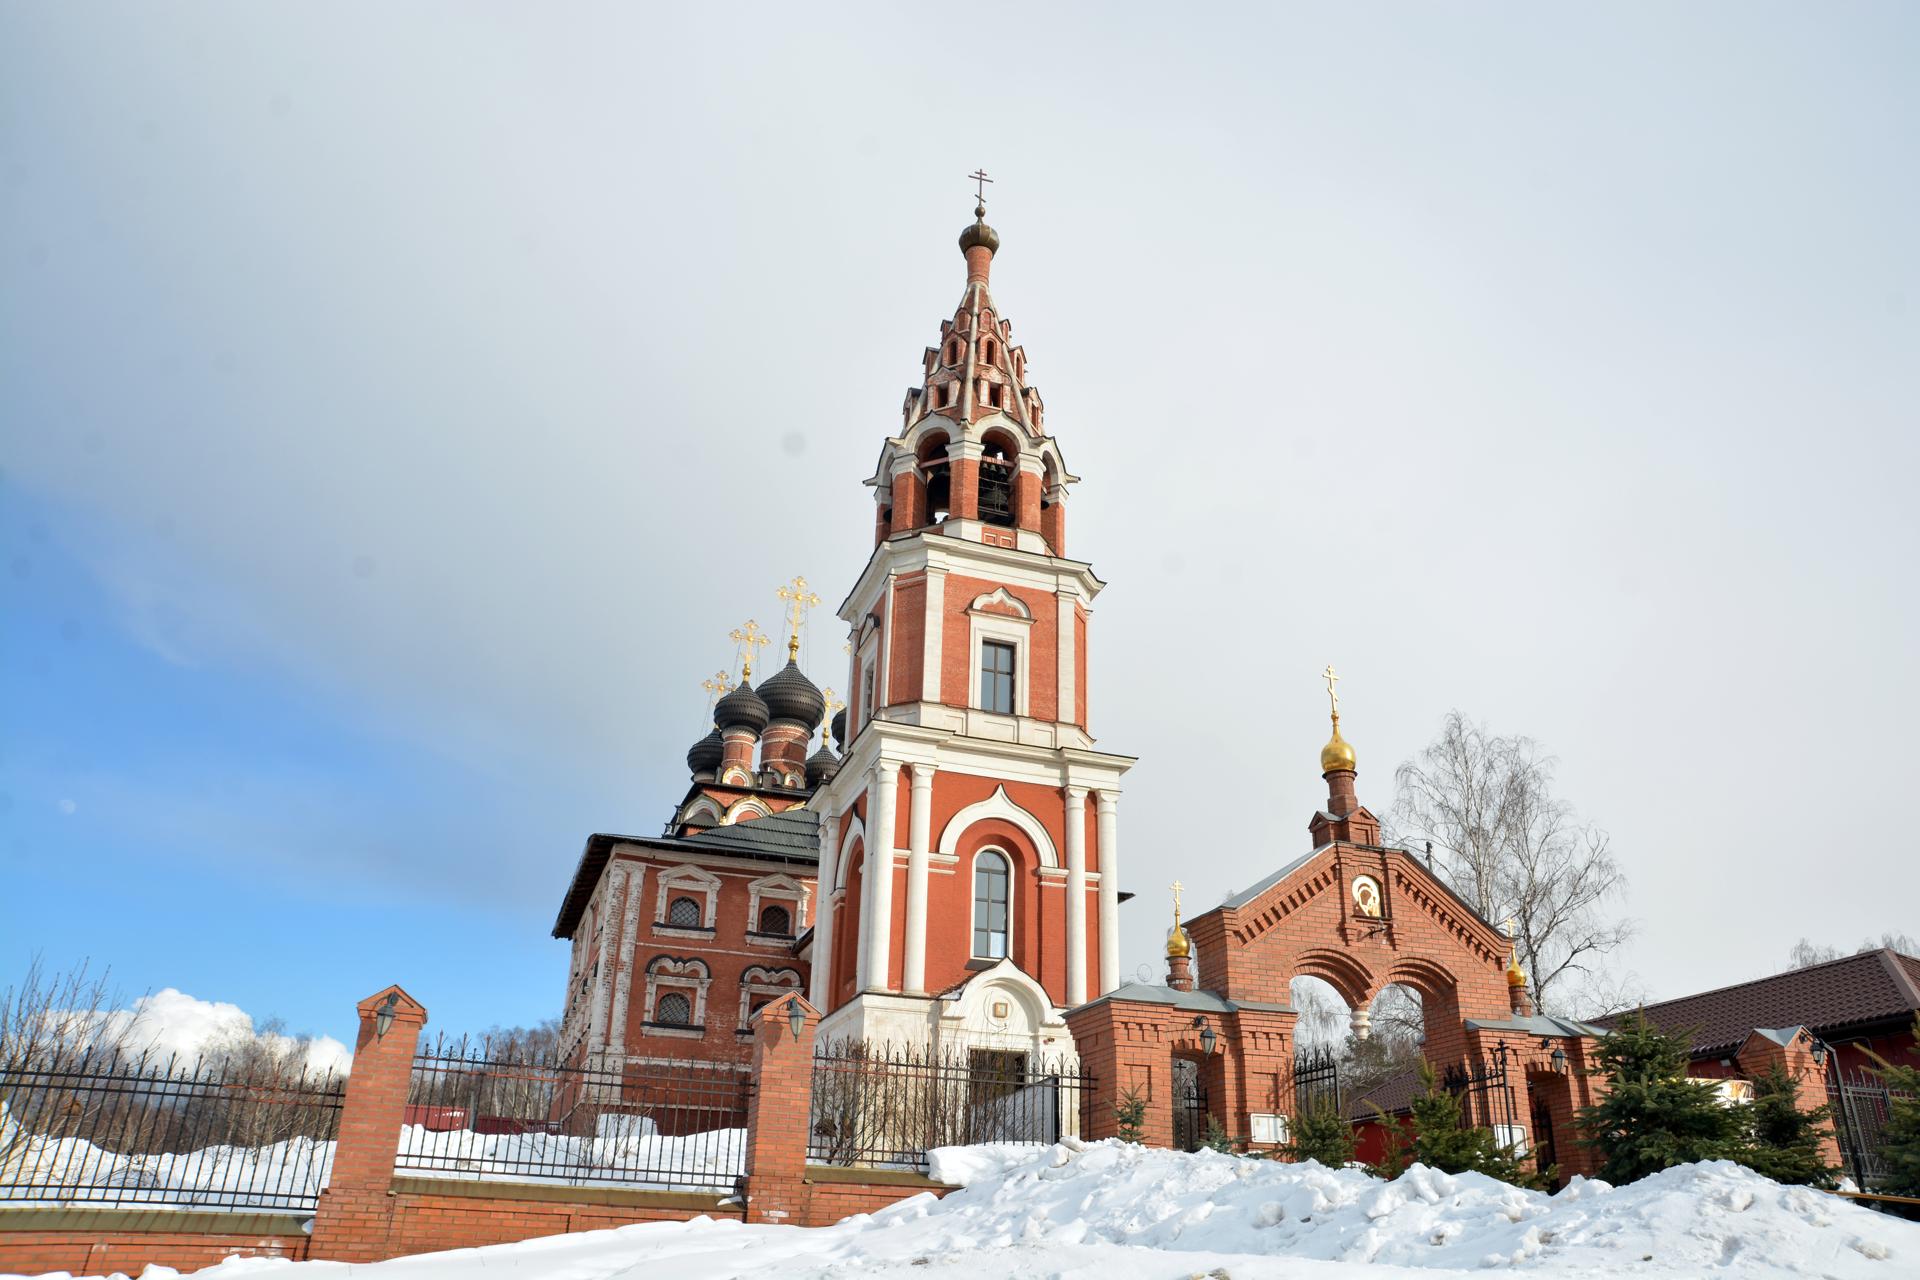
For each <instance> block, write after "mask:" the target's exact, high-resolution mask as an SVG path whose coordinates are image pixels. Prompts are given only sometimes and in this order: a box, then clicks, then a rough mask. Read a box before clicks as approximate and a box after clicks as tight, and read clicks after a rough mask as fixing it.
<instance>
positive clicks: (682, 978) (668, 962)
mask: <svg viewBox="0 0 1920 1280" xmlns="http://www.w3.org/2000/svg"><path fill="white" fill-rule="evenodd" d="M712 983H713V973H712V971H711V970H710V969H708V968H707V962H706V961H704V960H701V959H699V958H698V957H684V958H683V957H676V956H655V957H654V958H653V959H651V960H649V961H648V962H647V1003H646V1010H647V1017H646V1020H645V1021H644V1022H643V1023H642V1024H641V1027H640V1033H641V1034H642V1035H648V1036H666V1037H668V1038H670V1039H671V1038H677V1039H681V1040H700V1039H704V1038H705V1036H706V1034H707V988H708V987H709V986H710V985H712ZM669 991H678V992H680V993H681V994H682V995H685V996H687V997H688V998H689V999H690V1000H691V1001H692V1004H693V1025H692V1026H687V1027H670V1026H656V1025H654V1024H655V1018H654V1015H655V1014H656V1013H658V1012H659V1011H660V997H661V996H662V995H664V994H665V993H667V992H669Z"/></svg>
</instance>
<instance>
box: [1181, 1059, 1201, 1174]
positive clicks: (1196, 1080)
mask: <svg viewBox="0 0 1920 1280" xmlns="http://www.w3.org/2000/svg"><path fill="white" fill-rule="evenodd" d="M1206 1140H1207V1086H1206V1084H1205V1082H1203V1081H1202V1080H1201V1078H1200V1064H1199V1063H1198V1062H1195V1061H1194V1060H1193V1059H1192V1058H1175V1059H1174V1060H1173V1145H1174V1149H1175V1150H1178V1151H1198V1150H1199V1149H1200V1147H1201V1144H1202V1143H1204V1142H1205V1141H1206Z"/></svg>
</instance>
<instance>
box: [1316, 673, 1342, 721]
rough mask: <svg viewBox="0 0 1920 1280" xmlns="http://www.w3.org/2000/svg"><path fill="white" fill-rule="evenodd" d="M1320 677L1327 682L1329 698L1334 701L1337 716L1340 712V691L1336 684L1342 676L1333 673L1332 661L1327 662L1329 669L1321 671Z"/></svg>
mask: <svg viewBox="0 0 1920 1280" xmlns="http://www.w3.org/2000/svg"><path fill="white" fill-rule="evenodd" d="M1320 678H1321V679H1322V680H1325V681H1326V682H1327V700H1328V701H1329V702H1331V703H1333V714H1334V715H1336V716H1337V715H1339V714H1340V691H1339V690H1338V689H1336V688H1334V686H1335V685H1337V684H1339V683H1340V677H1339V676H1337V675H1335V674H1333V664H1332V663H1331V662H1329V663H1328V664H1327V669H1326V670H1325V671H1322V672H1321V673H1320Z"/></svg>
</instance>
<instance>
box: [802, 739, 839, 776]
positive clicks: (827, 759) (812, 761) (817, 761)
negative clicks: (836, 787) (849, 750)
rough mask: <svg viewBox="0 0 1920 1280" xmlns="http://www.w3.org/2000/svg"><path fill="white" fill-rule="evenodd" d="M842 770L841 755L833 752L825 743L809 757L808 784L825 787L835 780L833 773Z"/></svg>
mask: <svg viewBox="0 0 1920 1280" xmlns="http://www.w3.org/2000/svg"><path fill="white" fill-rule="evenodd" d="M839 772H840V757H839V756H837V755H835V754H833V751H832V749H831V748H829V747H828V746H827V745H826V744H825V743H822V744H821V745H820V749H819V750H818V751H816V752H814V753H813V754H812V755H810V756H808V757H807V785H808V786H810V787H824V786H825V785H826V784H827V783H829V782H832V781H833V775H834V774H836V773H839Z"/></svg>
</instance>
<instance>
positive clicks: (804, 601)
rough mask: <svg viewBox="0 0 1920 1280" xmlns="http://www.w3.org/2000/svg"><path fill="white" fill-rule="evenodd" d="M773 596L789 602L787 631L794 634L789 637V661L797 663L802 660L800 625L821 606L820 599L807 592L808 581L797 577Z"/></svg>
mask: <svg viewBox="0 0 1920 1280" xmlns="http://www.w3.org/2000/svg"><path fill="white" fill-rule="evenodd" d="M773 594H775V595H776V596H779V597H780V598H781V599H782V600H785V601H786V602H787V629H788V630H789V631H790V632H791V633H792V634H790V635H789V636H788V637H787V660H788V661H789V662H797V661H799V658H800V625H801V624H802V623H804V622H805V621H806V620H807V610H809V609H813V608H817V607H818V606H819V604H820V597H819V596H818V595H817V594H815V593H814V592H812V591H809V590H807V580H806V579H805V578H801V577H795V578H794V580H793V582H792V583H791V584H789V585H788V586H784V587H781V588H780V589H779V590H778V591H775V592H774V593H773Z"/></svg>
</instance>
